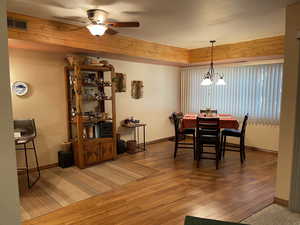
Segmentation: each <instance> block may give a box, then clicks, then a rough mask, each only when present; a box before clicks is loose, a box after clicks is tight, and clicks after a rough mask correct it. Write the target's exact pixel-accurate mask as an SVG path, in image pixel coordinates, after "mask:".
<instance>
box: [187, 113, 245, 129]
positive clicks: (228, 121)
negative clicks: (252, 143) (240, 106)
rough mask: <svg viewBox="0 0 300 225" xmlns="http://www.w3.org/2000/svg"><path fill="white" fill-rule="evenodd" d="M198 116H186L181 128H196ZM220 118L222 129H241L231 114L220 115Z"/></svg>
mask: <svg viewBox="0 0 300 225" xmlns="http://www.w3.org/2000/svg"><path fill="white" fill-rule="evenodd" d="M197 116H198V115H197V114H186V115H184V117H183V119H182V124H181V128H182V129H186V128H196V125H197ZM217 117H219V118H220V128H229V129H239V122H238V121H237V119H236V118H234V117H233V116H232V115H230V114H218V115H217Z"/></svg>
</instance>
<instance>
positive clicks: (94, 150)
mask: <svg viewBox="0 0 300 225" xmlns="http://www.w3.org/2000/svg"><path fill="white" fill-rule="evenodd" d="M101 158H102V156H101V151H100V147H99V143H95V142H86V143H84V159H85V164H86V165H93V164H96V163H98V162H100V161H101Z"/></svg>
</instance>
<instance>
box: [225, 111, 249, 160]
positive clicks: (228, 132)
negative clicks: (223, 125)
mask: <svg viewBox="0 0 300 225" xmlns="http://www.w3.org/2000/svg"><path fill="white" fill-rule="evenodd" d="M247 121H248V114H246V115H245V117H244V121H243V126H242V129H241V130H238V129H224V130H223V131H222V136H221V151H222V154H223V158H224V157H225V151H235V152H240V159H241V163H244V161H245V160H246V151H245V133H246V127H247ZM227 137H236V138H239V139H240V144H239V146H234V145H230V148H228V149H226V138H227ZM228 147H229V146H228Z"/></svg>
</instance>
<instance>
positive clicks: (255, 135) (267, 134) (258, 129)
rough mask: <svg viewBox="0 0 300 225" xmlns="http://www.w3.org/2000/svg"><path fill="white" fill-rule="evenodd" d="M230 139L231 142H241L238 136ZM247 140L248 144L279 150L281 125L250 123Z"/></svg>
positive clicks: (263, 148) (264, 148) (269, 149)
mask: <svg viewBox="0 0 300 225" xmlns="http://www.w3.org/2000/svg"><path fill="white" fill-rule="evenodd" d="M240 126H241V123H240ZM240 128H241V127H240ZM228 140H229V141H230V143H235V144H237V143H239V141H238V139H236V138H229V139H228ZM245 142H246V145H247V146H251V147H255V148H259V149H262V150H268V151H278V144H279V126H277V125H260V124H248V126H247V129H246V141H245Z"/></svg>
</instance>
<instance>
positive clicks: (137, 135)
mask: <svg viewBox="0 0 300 225" xmlns="http://www.w3.org/2000/svg"><path fill="white" fill-rule="evenodd" d="M122 126H123V127H126V128H130V129H134V133H133V135H134V136H133V138H134V140H135V141H136V143H137V148H138V149H139V151H138V152H144V151H146V124H145V123H137V124H123V125H122ZM140 128H142V130H143V142H141V143H140Z"/></svg>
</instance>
